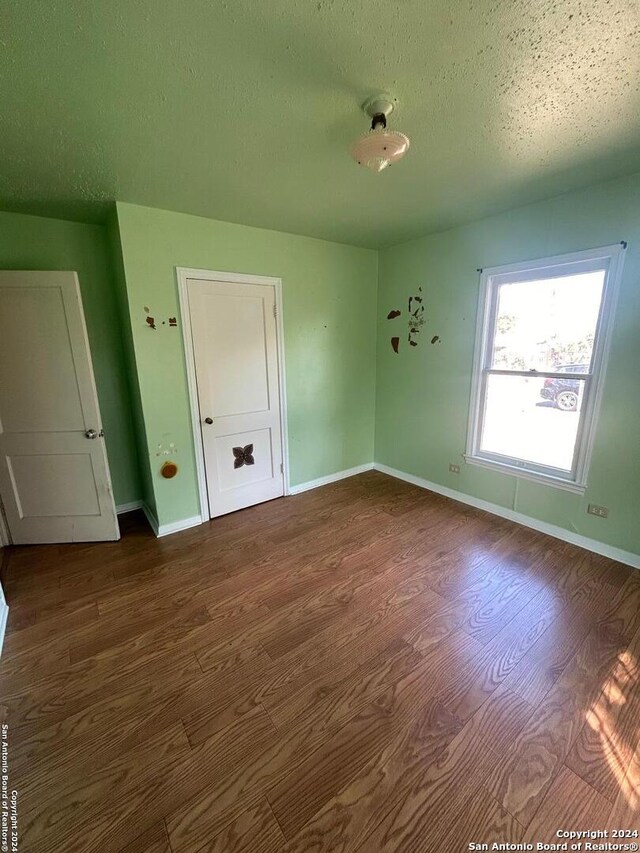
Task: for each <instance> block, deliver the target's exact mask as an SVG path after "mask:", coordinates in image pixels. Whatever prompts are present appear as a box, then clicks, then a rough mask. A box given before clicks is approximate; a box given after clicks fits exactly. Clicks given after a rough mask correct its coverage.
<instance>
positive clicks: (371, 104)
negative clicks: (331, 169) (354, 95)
mask: <svg viewBox="0 0 640 853" xmlns="http://www.w3.org/2000/svg"><path fill="white" fill-rule="evenodd" d="M362 109H363V110H364V111H365V113H366V114H367V115H368V116H370V118H371V130H370V131H369V132H368V133H364V134H363V135H362V136H360V137H359V138H358V139H356V141H355V142H354V143H353V145H352V146H351V148H350V153H351V156H352V157H353V159H354V160H355V161H356V163H358V164H359V165H360V166H366V167H367V169H371V171H372V172H381V171H382V170H383V169H386V168H387V166H390V165H391V164H392V163H396V162H397V161H398V160H400V159H401V158H402V157H404V155H405V154H406V153H407V151H408V149H409V137H408V136H405V135H404V133H400V132H399V131H398V130H387V118H388V117H389V116H390V115H391V113H392V112H393V109H394V103H393V101H392V100H391V98H389V96H388V95H377V96H376V97H375V98H370V99H369V100H368V101H367V102H366V103H365V104H363V107H362Z"/></svg>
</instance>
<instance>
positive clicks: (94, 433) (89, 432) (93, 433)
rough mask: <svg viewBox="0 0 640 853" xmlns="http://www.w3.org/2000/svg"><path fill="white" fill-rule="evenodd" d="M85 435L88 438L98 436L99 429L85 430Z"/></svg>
mask: <svg viewBox="0 0 640 853" xmlns="http://www.w3.org/2000/svg"><path fill="white" fill-rule="evenodd" d="M85 437H86V438H97V437H98V430H97V429H88V430H87V431H86V432H85Z"/></svg>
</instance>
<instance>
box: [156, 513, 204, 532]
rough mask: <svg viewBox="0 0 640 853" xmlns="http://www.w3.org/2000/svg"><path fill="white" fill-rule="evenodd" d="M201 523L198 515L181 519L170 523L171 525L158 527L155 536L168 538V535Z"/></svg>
mask: <svg viewBox="0 0 640 853" xmlns="http://www.w3.org/2000/svg"><path fill="white" fill-rule="evenodd" d="M202 523H203V522H202V518H201V517H200V516H199V515H194V516H192V517H191V518H181V519H180V521H172V522H171V524H161V525H159V527H158V532H157V533H156V536H168V535H169V534H170V533H179V532H180V531H181V530H188V529H189V528H190V527H197V526H198V524H202Z"/></svg>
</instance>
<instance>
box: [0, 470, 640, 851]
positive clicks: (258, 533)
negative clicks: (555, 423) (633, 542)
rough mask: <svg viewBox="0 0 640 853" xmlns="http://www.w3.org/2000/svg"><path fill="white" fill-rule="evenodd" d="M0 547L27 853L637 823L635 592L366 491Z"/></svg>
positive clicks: (375, 488)
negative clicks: (99, 538)
mask: <svg viewBox="0 0 640 853" xmlns="http://www.w3.org/2000/svg"><path fill="white" fill-rule="evenodd" d="M121 526H122V528H123V537H122V539H121V541H120V542H117V543H102V544H88V545H85V544H80V545H51V546H40V547H17V548H11V549H8V551H9V553H8V559H7V560H6V561H5V569H4V571H5V586H6V594H7V598H8V601H9V604H10V607H11V610H10V616H9V626H8V633H7V637H6V641H5V648H4V652H3V655H2V660H1V661H0V678H1V690H2V693H1V695H2V712H3V717H4V719H5V721H6V722H7V723H8V725H9V730H8V743H9V773H10V782H9V786H10V788H11V789H16V790H17V791H18V796H19V800H18V813H19V835H20V847H19V849H20V850H21V851H30V853H52V851H64V853H74V851H78V853H80V851H81V853H89V852H90V851H102V853H105V851H106V853H108V851H114V853H116V851H127V853H204V851H209V853H213V851H216V853H310V852H311V853H347V852H348V851H354V853H355V851H358V853H400V851H407V853H431V851H433V853H436V851H438V853H441V851H444V853H448V852H449V851H452V853H453V851H458V850H459V851H463V850H467V849H468V845H469V844H470V843H471V842H474V843H488V844H489V849H490V847H491V844H492V843H493V842H517V843H519V842H523V843H525V842H533V843H535V842H538V841H541V842H554V841H555V842H557V841H558V840H559V839H557V838H556V837H555V832H556V831H557V830H558V829H564V830H572V829H575V830H585V829H591V830H595V829H603V830H604V829H610V830H611V829H614V828H615V829H629V830H637V829H639V828H640V816H639V811H640V769H639V768H640V758H639V756H640V745H639V741H640V662H639V660H640V572H638V571H634V570H632V569H630V568H628V567H625V566H622V565H620V564H617V563H614V562H612V561H610V560H607V559H604V558H600V557H597V556H595V555H593V554H590V553H587V552H585V551H582V550H580V549H579V548H576V547H573V546H570V545H567V544H565V543H562V542H559V541H557V540H554V539H551V538H549V537H546V536H544V535H542V534H539V533H536V532H533V531H531V530H527V529H525V528H522V527H518V526H517V525H515V524H512V523H510V522H507V521H504V520H502V519H499V518H497V517H495V516H491V515H488V514H485V513H482V512H479V511H476V510H474V509H471V508H469V507H466V506H464V505H461V504H457V503H455V502H453V501H449V500H447V499H445V498H442V497H439V496H437V495H434V494H431V493H428V492H425V491H423V490H421V489H418V488H415V487H413V486H409V485H407V484H405V483H401V482H399V481H397V480H394V479H391V478H389V477H386V476H384V475H382V474H380V473H375V472H371V473H368V474H362V475H360V476H358V477H354V478H351V479H349V480H344V481H342V482H339V483H336V484H333V485H331V486H326V487H324V488H321V489H317V490H315V491H312V492H307V493H305V494H302V495H298V496H296V497H291V498H285V499H282V500H277V501H273V502H271V503H267V504H262V505H260V506H257V507H253V508H251V509H248V510H244V511H242V512H239V513H234V514H232V515H229V516H225V517H223V518H220V519H217V520H216V521H214V522H212V523H210V524H207V525H203V526H201V527H198V528H195V529H193V530H189V531H185V532H184V533H180V534H176V535H174V536H171V537H167V538H165V539H160V540H158V539H155V538H154V537H153V535H152V534H151V532H150V531H149V529H148V527H147V526H146V524H145V522H144V520H143V519H142V518H141V517H139V516H138V514H137V513H132V514H130V515H127V516H124V517H123V518H122V519H121Z"/></svg>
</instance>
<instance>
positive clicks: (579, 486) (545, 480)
mask: <svg viewBox="0 0 640 853" xmlns="http://www.w3.org/2000/svg"><path fill="white" fill-rule="evenodd" d="M464 459H465V462H468V463H469V464H470V465H477V466H478V467H479V468H488V469H489V470H490V471H499V472H500V473H502V474H511V476H513V477H520V478H521V479H523V480H531V481H532V482H534V483H542V485H544V486H551V487H552V488H554V489H563V490H564V491H565V492H573V494H576V495H583V494H584V493H585V491H586V490H587V484H586V483H574V482H572V481H571V480H563V479H562V478H561V477H554V476H552V475H551V474H542V473H540V472H538V471H529V470H527V469H526V468H520V467H519V466H517V465H507V464H505V463H504V462H494V461H493V460H490V459H483V458H482V457H481V456H467V455H465V457H464Z"/></svg>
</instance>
